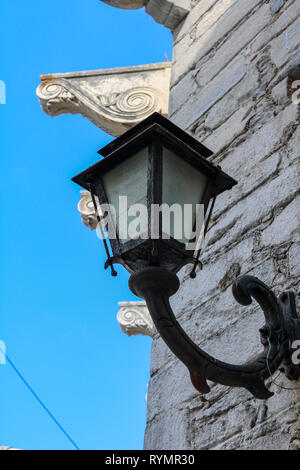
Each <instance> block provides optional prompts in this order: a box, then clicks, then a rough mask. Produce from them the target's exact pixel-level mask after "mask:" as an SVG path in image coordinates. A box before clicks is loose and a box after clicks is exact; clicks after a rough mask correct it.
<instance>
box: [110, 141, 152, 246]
mask: <svg viewBox="0 0 300 470" xmlns="http://www.w3.org/2000/svg"><path fill="white" fill-rule="evenodd" d="M147 167H148V148H144V149H142V150H140V151H139V152H137V153H136V154H134V155H133V156H132V157H129V158H127V159H126V160H125V161H124V162H122V163H120V164H119V165H118V166H116V167H115V168H113V169H112V170H110V171H108V172H107V173H105V174H104V175H103V184H104V189H105V192H106V196H107V199H108V202H109V204H111V205H112V206H113V208H114V210H113V211H112V212H111V214H112V216H113V220H114V223H115V226H116V230H117V234H118V237H119V240H120V242H121V243H126V242H127V241H129V240H131V239H133V238H136V237H135V236H134V235H135V233H136V234H139V233H144V232H145V231H146V230H147V227H148V220H147V214H146V211H143V207H144V208H145V210H146V208H147ZM141 206H142V207H141ZM139 210H141V211H142V213H140V212H139ZM135 221H138V222H137V223H135Z"/></svg>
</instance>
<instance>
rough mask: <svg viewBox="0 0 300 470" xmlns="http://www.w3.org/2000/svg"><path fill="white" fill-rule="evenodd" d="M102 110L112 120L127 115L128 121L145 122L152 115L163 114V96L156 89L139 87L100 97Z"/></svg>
mask: <svg viewBox="0 0 300 470" xmlns="http://www.w3.org/2000/svg"><path fill="white" fill-rule="evenodd" d="M98 98H99V101H100V104H101V109H102V111H103V112H104V113H106V114H107V115H108V116H111V117H112V118H115V119H118V118H119V117H120V115H124V114H126V117H127V119H133V120H134V121H136V120H137V119H138V120H143V119H145V118H146V117H147V116H149V115H150V114H152V113H155V112H157V113H161V112H162V109H161V101H162V100H161V95H160V93H159V92H158V91H157V90H155V89H154V88H150V87H144V88H142V87H137V88H132V89H130V90H127V91H125V92H124V93H111V94H110V95H109V96H108V97H107V96H105V95H99V96H98Z"/></svg>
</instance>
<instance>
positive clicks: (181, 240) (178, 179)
mask: <svg viewBox="0 0 300 470" xmlns="http://www.w3.org/2000/svg"><path fill="white" fill-rule="evenodd" d="M98 153H100V154H101V155H103V156H104V158H103V159H102V160H101V161H100V162H98V163H96V164H95V165H93V166H92V167H90V168H88V169H87V170H86V171H84V172H82V173H80V174H79V175H77V176H75V178H73V181H75V182H76V183H78V184H79V185H80V186H82V187H84V188H86V189H88V190H89V191H91V192H92V193H93V194H94V195H97V196H98V199H99V202H100V205H101V206H102V207H103V205H106V207H108V211H107V218H106V220H108V221H109V222H110V230H109V233H108V237H109V240H110V244H111V248H112V252H113V258H112V259H109V260H108V263H107V264H109V263H110V262H117V263H121V264H123V265H124V266H125V267H126V268H127V270H128V271H129V272H130V273H133V272H137V271H139V270H140V269H143V268H145V267H147V266H160V267H164V268H166V269H168V270H170V271H173V272H177V271H179V269H180V268H181V267H182V266H183V265H184V264H187V263H194V264H195V265H196V264H197V262H198V255H199V248H198V249H197V248H195V247H196V246H197V242H199V237H200V236H201V230H199V228H203V227H200V226H199V225H198V226H197V230H196V225H197V216H198V217H200V214H199V208H200V207H201V208H202V214H201V216H202V219H201V222H202V225H203V224H204V223H205V222H204V217H205V215H206V214H207V212H208V208H209V205H210V202H211V205H213V201H214V199H215V198H216V196H217V195H218V194H220V193H222V192H223V191H225V190H227V189H230V188H231V187H232V186H233V185H234V184H236V181H235V180H233V179H232V178H231V177H230V176H228V175H226V174H225V173H224V172H223V171H222V170H221V169H220V168H218V167H216V166H214V165H212V164H211V163H209V162H208V161H207V160H206V159H207V157H209V156H210V155H212V152H211V151H210V150H209V149H208V148H206V147H205V146H204V145H202V144H200V143H199V142H198V141H197V140H196V139H194V138H192V137H191V136H190V135H188V134H187V133H186V132H184V131H182V130H181V129H180V128H178V127H177V126H175V125H174V124H172V123H171V122H170V121H169V120H168V119H166V118H164V117H163V116H161V115H160V114H158V113H154V114H153V115H152V116H150V117H149V118H148V119H146V120H145V121H143V122H142V123H140V124H138V125H137V126H135V127H134V128H133V129H131V130H129V131H128V132H126V133H125V134H124V135H122V136H121V137H119V138H117V139H116V140H114V141H113V142H112V143H110V144H109V145H107V146H106V147H104V148H102V149H101V150H99V152H98ZM142 205H143V206H144V208H145V209H146V214H145V213H144V214H142V216H141V214H139V215H140V218H139V234H136V233H133V234H131V233H130V224H131V223H133V224H134V215H135V214H133V215H131V217H130V209H131V208H133V206H138V208H140V206H142ZM109 207H111V208H113V209H114V213H112V212H113V209H109ZM197 208H198V210H197ZM142 209H143V208H140V212H141V210H142ZM176 210H177V214H175V212H176ZM210 213H211V212H210ZM177 216H178V217H177ZM176 218H177V219H178V218H179V219H180V220H181V223H180V220H179V221H178V220H175V219H176ZM109 222H108V223H109ZM206 222H208V217H207V219H206ZM135 226H136V225H134V227H135ZM112 227H114V230H112ZM112 234H113V235H114V236H112ZM202 236H203V232H202ZM191 247H192V248H191ZM194 248H195V249H194ZM193 273H194V271H193Z"/></svg>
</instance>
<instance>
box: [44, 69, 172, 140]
mask: <svg viewBox="0 0 300 470" xmlns="http://www.w3.org/2000/svg"><path fill="white" fill-rule="evenodd" d="M170 75H171V63H170V62H164V63H159V64H149V65H141V66H136V67H122V68H118V69H107V70H95V71H87V72H74V73H66V74H55V75H42V76H41V80H42V83H41V84H40V85H39V87H38V88H37V96H38V98H39V100H40V103H41V106H42V109H43V110H44V111H45V113H47V114H49V115H50V116H58V115H60V114H65V113H71V114H77V113H80V114H82V115H83V116H84V117H86V118H88V119H89V120H90V121H92V122H93V123H94V124H95V125H96V126H98V127H100V128H101V129H103V130H104V131H105V132H107V133H108V134H111V135H113V136H119V135H121V134H123V133H124V132H125V131H127V130H128V129H130V128H131V127H133V126H134V125H136V124H138V123H139V122H140V121H142V120H143V119H145V118H146V117H148V116H150V115H151V114H153V113H154V112H158V113H161V114H163V115H165V116H167V115H168V105H169V90H170Z"/></svg>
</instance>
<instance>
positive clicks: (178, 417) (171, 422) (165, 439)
mask: <svg viewBox="0 0 300 470" xmlns="http://www.w3.org/2000/svg"><path fill="white" fill-rule="evenodd" d="M190 448H191V444H190V440H189V416H188V412H187V410H184V409H183V410H176V409H174V410H171V411H168V412H167V413H164V414H162V415H161V416H160V417H159V418H157V419H155V420H153V421H151V422H150V423H148V424H147V428H146V433H145V441H144V449H145V450H174V449H176V450H187V449H190Z"/></svg>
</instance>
